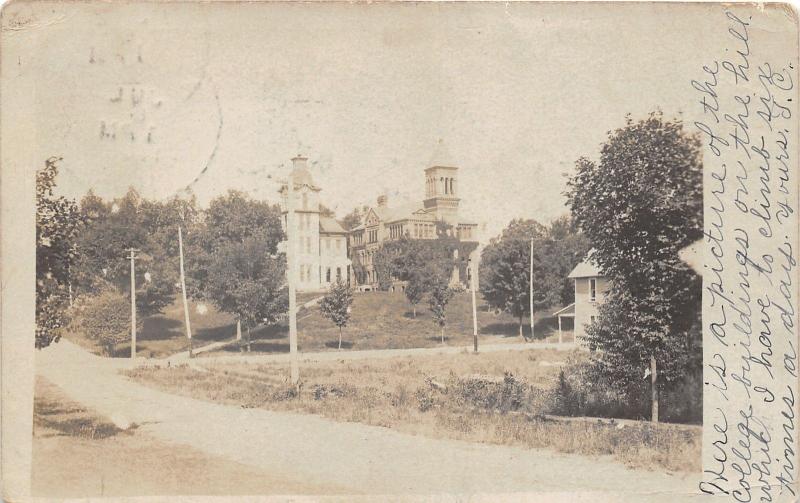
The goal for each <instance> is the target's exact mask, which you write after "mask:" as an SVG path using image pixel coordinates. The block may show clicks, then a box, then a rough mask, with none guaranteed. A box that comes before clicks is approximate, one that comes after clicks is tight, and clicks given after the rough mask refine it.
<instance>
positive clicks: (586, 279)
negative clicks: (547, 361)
mask: <svg viewBox="0 0 800 503" xmlns="http://www.w3.org/2000/svg"><path fill="white" fill-rule="evenodd" d="M591 255H592V253H591V252H589V255H588V256H587V258H586V259H585V260H584V261H583V262H581V263H580V264H578V265H577V266H575V269H573V270H572V272H571V273H569V276H568V278H570V279H572V280H575V302H574V303H573V304H570V305H569V306H567V307H565V308H564V309H562V310H560V311H558V312H556V313H553V316H557V317H558V325H559V339H560V338H561V337H560V332H561V318H562V317H566V318H573V321H574V327H575V328H574V330H575V340H577V339H578V338H579V337H582V336H584V335H586V325H589V324H591V323H593V322H594V320H595V318H596V317H597V308H598V306H599V305H600V303H602V302H603V299H604V298H605V294H606V292H607V291H608V289H609V285H610V284H609V281H608V279H607V278H606V277H605V276H603V274H602V273H601V272H600V269H599V268H598V267H597V265H596V264H595V263H594V262H593V261H592V259H591Z"/></svg>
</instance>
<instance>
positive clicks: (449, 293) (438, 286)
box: [428, 281, 453, 344]
mask: <svg viewBox="0 0 800 503" xmlns="http://www.w3.org/2000/svg"><path fill="white" fill-rule="evenodd" d="M452 298H453V290H451V289H450V288H448V286H447V283H445V282H444V281H435V282H434V284H433V285H432V287H431V290H430V294H429V295H428V306H429V307H430V310H431V314H432V315H433V321H434V322H435V323H436V324H437V325H438V326H439V328H440V329H441V336H442V344H444V327H445V325H446V324H447V304H448V303H449V302H450V299H452Z"/></svg>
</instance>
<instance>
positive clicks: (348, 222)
mask: <svg viewBox="0 0 800 503" xmlns="http://www.w3.org/2000/svg"><path fill="white" fill-rule="evenodd" d="M364 214H366V211H365V209H364V208H353V211H351V212H350V213H348V214H347V215H345V216H344V218H343V219H342V221H341V224H342V227H344V228H345V230H348V231H349V230H352V229H355V228H356V227H358V226H359V225H361V221H362V219H363V218H364Z"/></svg>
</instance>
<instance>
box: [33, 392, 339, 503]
mask: <svg viewBox="0 0 800 503" xmlns="http://www.w3.org/2000/svg"><path fill="white" fill-rule="evenodd" d="M33 424H34V428H33V441H32V449H33V452H32V455H33V457H32V468H31V492H32V495H33V496H38V497H48V498H58V499H61V498H85V497H93V496H94V497H97V496H117V497H122V496H154V495H179V494H182V495H247V494H290V493H291V494H300V493H310V494H328V493H332V492H333V493H336V492H342V491H341V489H337V488H336V487H317V486H314V485H313V484H308V483H306V482H294V481H289V480H284V479H277V478H276V477H275V476H273V475H271V474H269V473H264V472H262V471H260V470H257V469H255V468H253V467H250V466H247V465H243V464H241V463H236V462H233V461H228V460H225V459H222V458H218V457H214V456H210V455H208V454H205V453H203V452H201V451H198V450H196V449H193V448H191V447H187V446H180V447H177V446H175V445H172V444H168V443H165V442H162V441H159V440H156V439H155V438H152V437H150V436H148V435H146V434H144V433H141V432H140V431H139V430H138V429H136V428H135V427H134V428H129V429H127V430H121V429H119V428H118V427H116V426H115V425H114V424H113V423H112V422H111V421H109V420H108V419H106V418H104V417H102V416H100V415H98V414H97V413H95V412H93V411H91V410H87V409H85V408H83V407H81V406H80V405H79V404H76V403H74V402H72V401H70V400H69V399H68V398H67V397H66V396H65V395H64V394H63V393H62V392H61V390H60V389H59V388H57V387H56V386H54V385H52V384H51V383H49V382H48V381H47V380H45V379H42V378H37V380H36V389H35V394H34V423H33Z"/></svg>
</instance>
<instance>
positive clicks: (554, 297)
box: [480, 220, 561, 339]
mask: <svg viewBox="0 0 800 503" xmlns="http://www.w3.org/2000/svg"><path fill="white" fill-rule="evenodd" d="M531 239H533V240H534V249H533V307H534V309H542V308H547V307H550V306H552V305H553V304H554V303H555V302H558V300H559V299H560V295H561V281H560V277H559V276H558V268H557V267H556V264H555V262H554V261H553V260H552V252H551V249H552V242H551V241H550V240H548V239H547V228H546V227H545V226H543V225H541V224H539V223H538V222H536V221H534V220H527V221H521V220H513V221H512V222H511V223H510V224H509V226H508V227H507V228H506V229H505V230H504V231H503V233H502V234H501V235H500V236H499V237H498V238H495V239H493V240H492V241H491V242H490V244H489V245H487V246H486V248H484V249H483V252H482V254H481V268H480V275H481V276H480V290H481V294H482V295H483V297H484V299H486V302H487V303H488V304H489V305H490V306H491V307H493V308H495V309H502V310H504V311H506V312H507V313H509V314H511V315H512V316H514V317H516V318H517V319H518V320H519V335H520V337H523V338H526V339H527V337H526V335H525V333H524V330H523V325H522V320H523V318H524V317H525V316H526V315H529V314H530V298H531V297H530V271H531V251H530V246H531V245H530V243H531Z"/></svg>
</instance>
